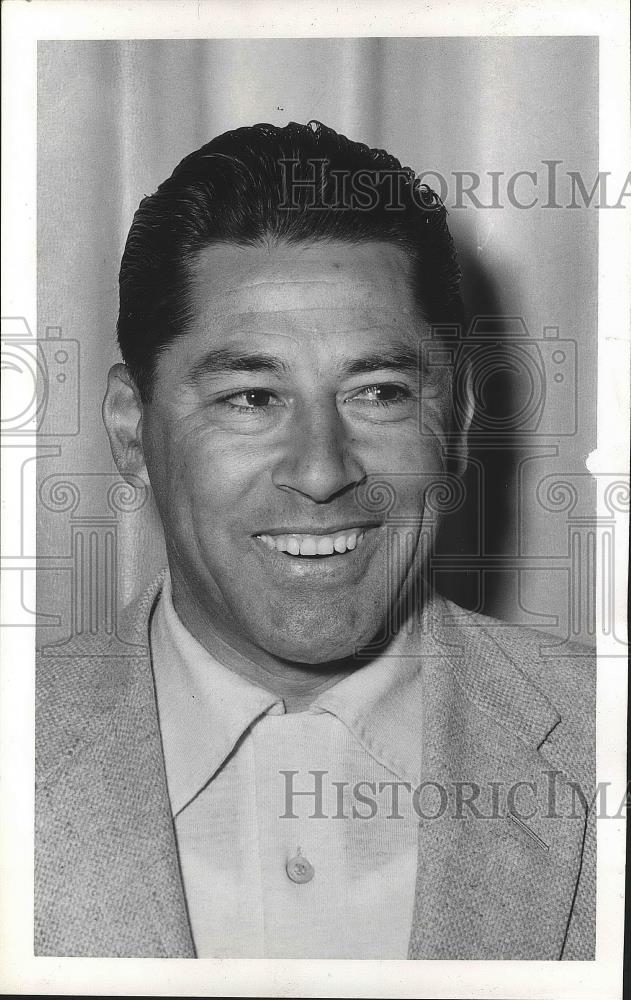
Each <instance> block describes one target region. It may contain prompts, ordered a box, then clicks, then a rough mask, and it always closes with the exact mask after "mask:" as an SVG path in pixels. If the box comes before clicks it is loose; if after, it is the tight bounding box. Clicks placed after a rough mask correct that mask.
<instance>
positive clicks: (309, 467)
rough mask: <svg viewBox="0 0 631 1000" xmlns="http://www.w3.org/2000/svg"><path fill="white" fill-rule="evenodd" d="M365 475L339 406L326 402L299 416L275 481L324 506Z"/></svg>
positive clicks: (280, 485)
mask: <svg viewBox="0 0 631 1000" xmlns="http://www.w3.org/2000/svg"><path fill="white" fill-rule="evenodd" d="M365 474H366V473H365V470H364V468H363V466H362V463H361V461H360V460H359V458H358V457H357V455H356V448H355V447H354V444H353V441H352V439H351V437H350V435H349V433H348V430H347V428H345V426H344V422H343V420H342V418H341V416H340V414H339V412H338V409H337V406H336V405H335V403H333V402H332V403H330V404H327V403H324V402H323V403H320V404H319V405H317V406H314V405H313V404H312V405H310V406H308V407H307V406H305V407H303V408H301V410H300V411H299V412H297V414H296V419H295V421H294V423H293V426H292V427H291V429H290V430H289V435H288V439H287V442H286V444H285V447H284V449H283V453H282V456H281V457H280V459H279V461H278V462H277V463H276V466H275V468H274V471H273V473H272V481H273V483H274V485H275V486H278V487H279V488H280V489H287V490H293V491H295V492H296V493H301V494H302V495H303V496H305V497H308V498H309V499H310V500H313V501H315V502H316V503H325V502H326V501H327V500H330V499H331V498H332V497H334V496H335V495H336V494H337V493H340V492H341V491H342V490H344V489H346V488H347V487H349V486H352V485H355V484H356V483H358V482H360V481H361V480H362V479H363V478H364V477H365Z"/></svg>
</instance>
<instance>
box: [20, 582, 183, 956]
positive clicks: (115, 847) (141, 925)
mask: <svg viewBox="0 0 631 1000" xmlns="http://www.w3.org/2000/svg"><path fill="white" fill-rule="evenodd" d="M156 593H157V588H153V590H152V594H153V597H155V594H156ZM144 604H145V602H143V605H144ZM147 613H148V608H147V607H144V606H143V607H141V608H140V610H139V613H138V615H137V619H136V621H135V622H134V623H133V624H134V628H135V630H136V639H137V640H138V646H137V650H135V651H134V654H136V653H137V654H138V655H132V656H130V657H129V658H127V657H125V658H121V657H119V656H115V657H107V655H105V656H102V657H97V658H94V657H92V658H90V660H89V661H88V660H84V661H83V662H82V663H81V664H78V663H77V664H75V667H76V666H80V668H81V674H82V678H81V680H80V681H78V683H81V684H82V685H85V690H86V691H91V692H92V694H91V698H92V700H90V696H86V695H85V693H82V697H81V699H80V700H79V703H80V704H81V705H82V706H83V708H84V711H85V720H86V721H89V725H87V724H83V725H82V730H83V734H82V737H81V739H80V740H75V741H74V745H72V744H71V745H70V746H68V747H66V749H65V750H64V751H63V758H64V759H63V761H62V764H61V766H57V767H56V768H54V769H53V770H52V771H51V772H49V774H48V776H47V777H46V779H45V780H43V781H42V782H41V786H40V790H39V805H38V810H37V822H38V825H39V826H40V829H41V830H42V838H43V839H44V838H45V840H46V843H47V844H48V845H50V844H54V845H59V846H56V847H55V848H54V849H55V850H56V851H57V852H58V856H56V857H53V858H51V857H50V856H46V857H45V858H44V859H43V861H42V871H41V873H40V877H39V881H40V883H43V884H44V886H46V885H47V884H50V882H51V880H53V879H56V882H57V885H56V891H55V895H54V906H52V907H51V915H50V917H49V919H48V920H47V921H46V924H47V925H48V932H47V935H46V939H45V940H43V941H42V945H41V949H40V950H39V954H55V955H60V954H72V955H110V956H116V957H129V956H144V957H148V956H155V957H183V958H185V957H194V949H193V944H192V940H191V934H190V929H189V924H188V919H187V914H186V905H185V901H184V895H183V889H182V883H181V878H180V872H179V864H178V858H177V850H176V845H175V837H174V832H173V823H172V819H171V813H170V807H169V799H168V793H167V786H166V779H165V774H164V763H163V756H162V747H161V742H160V734H159V727H158V717H157V710H156V704H155V696H154V690H153V678H152V674H151V667H150V660H149V656H148V648H147V642H146V640H145V641H144V646H143V641H142V639H143V635H144V636H146V634H147V632H146V623H147ZM143 617H144V632H143V631H142V629H141V628H140V630H139V629H138V627H139V626H141V625H142V619H143ZM60 666H61V669H62V670H63V669H65V668H64V666H63V665H60ZM88 673H89V674H90V675H91V681H90V682H87V681H88V679H87V677H86V675H87V674H88ZM43 906H44V908H46V903H44V904H43ZM51 927H52V928H54V929H53V930H52V932H51V930H50V928H51Z"/></svg>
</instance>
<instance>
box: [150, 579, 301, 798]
mask: <svg viewBox="0 0 631 1000" xmlns="http://www.w3.org/2000/svg"><path fill="white" fill-rule="evenodd" d="M151 659H152V665H153V673H154V679H155V686H156V700H157V703H158V717H159V721H160V732H161V736H162V749H163V752H164V760H165V768H166V776H167V785H168V789H169V797H170V800H171V809H172V812H173V815H174V816H175V815H177V813H178V812H180V811H181V810H182V809H183V808H184V806H186V805H187V804H188V803H189V802H190V801H191V799H193V798H194V797H195V796H196V795H197V794H198V793H199V792H200V791H201V790H202V788H204V786H205V785H207V784H208V782H209V781H211V780H212V778H213V777H214V776H215V774H216V773H217V771H218V770H219V768H220V767H221V766H222V764H223V763H224V762H225V760H226V758H227V757H228V756H229V755H230V754H231V753H232V751H233V750H234V748H235V746H236V744H237V743H238V741H239V740H240V738H241V737H242V736H243V734H244V732H246V730H247V729H249V728H250V726H252V724H253V723H254V722H255V721H256V720H257V719H258V718H260V717H261V716H262V715H265V714H266V713H267V712H269V713H271V714H278V715H280V714H282V713H283V712H284V711H285V706H284V704H283V702H282V700H281V699H279V698H277V697H276V695H274V694H271V693H270V692H269V691H266V690H265V689H264V688H261V687H258V686H257V685H256V684H253V683H252V682H251V681H248V680H246V679H245V678H243V677H241V676H239V674H236V673H235V672H234V671H233V670H230V669H229V668H228V667H224V666H223V664H221V663H219V661H218V660H216V659H215V658H214V657H213V656H212V655H211V654H210V653H209V652H208V650H207V649H205V647H204V646H202V645H201V643H199V642H198V641H197V639H195V638H194V637H193V636H192V635H191V633H190V632H189V631H188V630H187V629H186V628H185V627H184V625H183V624H182V622H181V621H180V619H179V618H178V615H177V613H176V611H175V608H174V607H173V601H172V597H171V582H170V578H169V574H168V573H167V574H166V575H165V580H164V585H163V588H162V593H161V594H160V599H159V601H158V603H157V605H156V608H155V611H154V614H153V618H152V621H151Z"/></svg>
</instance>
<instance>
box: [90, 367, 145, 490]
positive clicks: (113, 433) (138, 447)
mask: <svg viewBox="0 0 631 1000" xmlns="http://www.w3.org/2000/svg"><path fill="white" fill-rule="evenodd" d="M101 412H102V415H103V423H104V424H105V429H106V431H107V436H108V438H109V439H110V448H111V449H112V457H113V458H114V461H115V462H116V468H117V469H118V471H119V472H120V474H121V476H122V477H123V479H126V480H127V482H129V483H132V485H134V480H136V483H137V480H138V478H140V479H142V481H143V482H144V483H145V484H146V485H147V486H148V485H149V476H148V474H147V467H146V465H145V456H144V452H143V449H142V415H143V406H142V401H141V399H140V393H139V392H138V389H137V388H136V384H135V382H134V380H133V379H132V377H131V375H130V374H129V370H128V369H127V366H126V365H122V364H117V365H113V366H112V367H111V368H110V370H109V374H108V376H107V391H106V393H105V398H104V400H103V407H102V410H101Z"/></svg>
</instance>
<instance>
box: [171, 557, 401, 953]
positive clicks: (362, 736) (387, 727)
mask: <svg viewBox="0 0 631 1000" xmlns="http://www.w3.org/2000/svg"><path fill="white" fill-rule="evenodd" d="M151 652H152V663H153V670H154V677H155V685H156V695H157V703H158V713H159V720H160V730H161V735H162V744H163V750H164V758H165V766H166V775H167V784H168V790H169V797H170V802H171V808H172V812H173V817H174V826H175V835H176V840H177V846H178V853H179V858H180V866H181V871H182V878H183V883H184V891H185V895H186V903H187V907H188V913H189V919H190V923H191V930H192V935H193V940H194V943H195V949H196V953H197V956H198V957H199V958H211V957H216V958H326V959H332V958H355V959H388V958H389V959H404V958H406V957H407V950H408V941H409V937H410V930H411V923H412V907H413V900H414V885H415V876H416V866H417V838H418V822H419V820H418V816H417V815H416V813H415V811H414V809H413V803H412V797H411V794H410V792H411V790H413V789H414V787H416V785H417V784H418V781H419V774H420V744H421V734H420V721H419V716H420V712H419V697H420V683H421V679H420V671H421V666H420V662H419V660H417V659H414V658H412V657H401V658H398V657H395V656H385V657H382V658H379V659H377V660H373V661H371V662H369V663H367V664H366V666H363V667H360V668H358V669H357V670H356V671H355V672H354V673H353V674H351V675H350V676H348V677H346V678H344V679H343V680H341V681H339V682H338V683H337V684H335V685H334V686H332V687H330V688H329V689H327V690H326V691H324V692H323V693H321V694H320V695H319V696H317V697H316V698H315V700H314V701H313V702H312V704H311V705H310V707H309V709H308V710H307V711H305V712H298V713H287V712H286V711H285V706H284V703H283V701H282V700H281V699H279V698H277V697H276V695H274V694H271V693H269V692H268V691H266V690H264V689H263V688H261V687H258V686H257V685H255V684H253V683H251V682H250V681H248V680H246V679H245V678H243V677H241V676H240V675H238V674H236V673H235V672H234V671H232V670H230V669H228V668H227V667H225V666H223V665H222V664H221V663H219V662H218V661H217V660H216V659H214V657H213V656H211V655H210V653H209V652H208V651H207V650H206V649H205V648H204V647H203V646H201V644H200V643H198V642H197V640H196V639H195V638H194V637H193V636H192V635H191V634H190V633H189V632H188V631H187V629H186V628H185V627H184V625H183V624H182V622H181V621H180V619H179V618H178V616H177V614H176V612H175V609H174V607H173V603H172V598H171V591H170V584H169V579H168V574H167V578H166V581H165V586H164V589H163V591H162V594H161V597H160V600H159V602H158V605H157V607H156V609H155V612H154V615H153V619H152V624H151ZM404 783H407V785H406V784H404ZM302 793H307V794H302ZM397 798H398V802H397V801H396V800H397ZM305 861H306V862H308V865H305V863H304V862H305ZM296 871H298V878H299V880H298V881H294V880H292V878H291V877H290V874H288V872H293V873H294V876H295V873H296ZM305 871H306V873H307V874H306V879H305ZM301 878H302V879H305V880H302V881H301V880H300V879H301Z"/></svg>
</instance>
